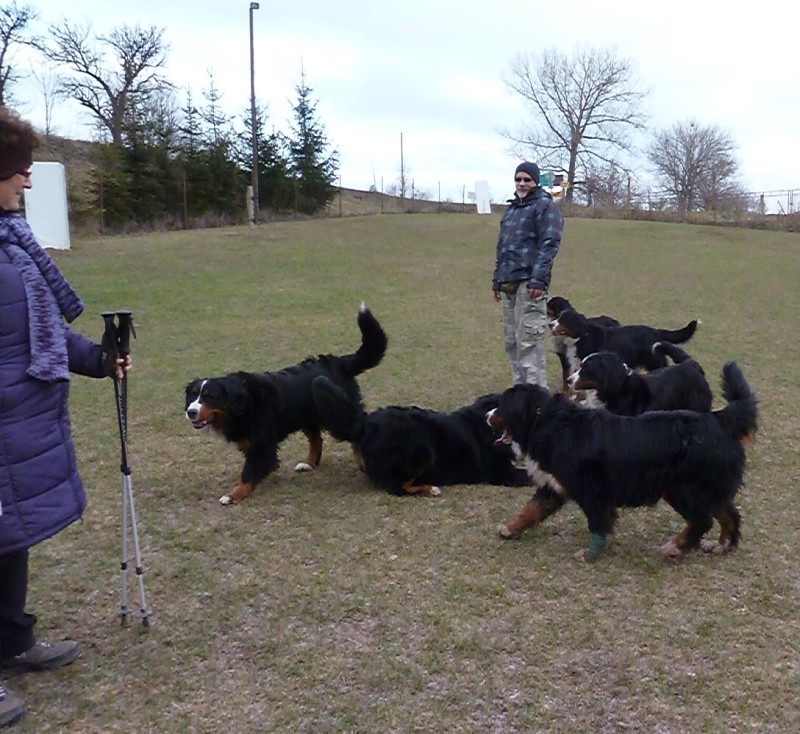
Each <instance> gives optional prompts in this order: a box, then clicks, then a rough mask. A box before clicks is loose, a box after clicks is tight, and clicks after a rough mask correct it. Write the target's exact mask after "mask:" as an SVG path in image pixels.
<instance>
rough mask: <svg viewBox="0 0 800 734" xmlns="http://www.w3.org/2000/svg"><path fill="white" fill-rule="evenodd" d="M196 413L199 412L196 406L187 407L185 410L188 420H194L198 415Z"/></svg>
mask: <svg viewBox="0 0 800 734" xmlns="http://www.w3.org/2000/svg"><path fill="white" fill-rule="evenodd" d="M198 415H199V412H198V410H197V408H189V409H188V410H187V411H186V417H187V418H188V419H189V420H190V421H196V420H197V416H198Z"/></svg>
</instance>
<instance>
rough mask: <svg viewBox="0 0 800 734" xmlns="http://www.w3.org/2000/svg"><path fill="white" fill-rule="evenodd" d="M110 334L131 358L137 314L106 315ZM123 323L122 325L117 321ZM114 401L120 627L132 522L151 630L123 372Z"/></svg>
mask: <svg viewBox="0 0 800 734" xmlns="http://www.w3.org/2000/svg"><path fill="white" fill-rule="evenodd" d="M102 316H103V320H104V321H105V326H106V333H107V334H110V335H111V341H112V342H113V344H114V345H115V347H116V349H117V352H118V354H119V355H120V356H121V357H123V358H124V357H126V356H127V355H128V354H130V335H131V334H133V336H134V338H135V337H136V331H135V330H134V328H133V313H132V312H131V311H128V310H119V311H116V312H115V311H104V312H103V314H102ZM115 317H117V318H118V319H119V322H118V324H116V323H115V322H114V318H115ZM113 377H114V398H115V402H116V407H117V424H118V427H119V441H120V454H121V459H120V471H121V472H122V491H121V494H122V542H121V547H120V576H121V579H120V580H121V584H122V596H121V601H120V608H119V616H120V623H121V624H122V625H125V624H126V623H127V621H128V614H129V612H130V609H129V608H128V524H129V519H130V527H131V534H132V538H133V553H134V562H135V569H136V579H137V582H138V585H139V609H140V611H139V616H140V617H141V620H142V625H143V626H144V627H149V626H150V620H149V616H150V612H149V611H148V610H147V601H146V598H145V592H144V569H143V566H142V554H141V549H140V546H139V530H138V525H137V522H136V507H135V505H134V501H133V485H132V483H131V468H130V464H129V463H128V376H127V374H126V373H125V372H124V371H123V374H122V378H121V379H117V376H116V374H114V376H113Z"/></svg>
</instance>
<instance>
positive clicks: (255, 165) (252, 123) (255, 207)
mask: <svg viewBox="0 0 800 734" xmlns="http://www.w3.org/2000/svg"><path fill="white" fill-rule="evenodd" d="M258 7H259V6H258V3H250V128H251V129H250V132H251V134H252V138H253V163H252V167H253V172H252V174H251V180H252V184H251V185H252V187H253V224H258V135H257V133H256V54H255V47H254V46H253V11H254V10H258Z"/></svg>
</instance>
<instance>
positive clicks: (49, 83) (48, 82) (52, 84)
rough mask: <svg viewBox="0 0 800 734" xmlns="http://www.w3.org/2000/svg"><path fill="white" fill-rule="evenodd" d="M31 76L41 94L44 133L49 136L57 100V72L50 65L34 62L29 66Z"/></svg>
mask: <svg viewBox="0 0 800 734" xmlns="http://www.w3.org/2000/svg"><path fill="white" fill-rule="evenodd" d="M30 75H31V78H32V79H33V80H34V81H35V82H36V86H37V87H38V89H39V91H40V92H41V94H42V99H43V101H44V135H45V138H49V137H50V136H51V135H52V134H53V132H54V130H53V111H54V110H55V105H56V101H57V100H58V97H59V94H58V74H57V73H56V71H55V70H54V69H53V67H52V66H47V65H43V66H41V67H37V66H36V65H35V64H33V63H32V64H31V66H30Z"/></svg>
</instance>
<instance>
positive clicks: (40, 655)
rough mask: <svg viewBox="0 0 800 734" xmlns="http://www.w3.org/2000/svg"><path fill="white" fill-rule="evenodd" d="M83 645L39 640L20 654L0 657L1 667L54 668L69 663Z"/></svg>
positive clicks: (68, 641)
mask: <svg viewBox="0 0 800 734" xmlns="http://www.w3.org/2000/svg"><path fill="white" fill-rule="evenodd" d="M80 654H81V647H80V645H79V644H78V643H77V642H73V641H72V640H64V641H63V642H37V643H36V644H35V645H34V646H33V647H32V648H30V649H29V650H26V651H25V652H21V653H20V654H19V655H9V656H8V657H5V658H1V659H0V668H5V669H6V670H13V669H21V670H52V669H53V668H60V667H61V666H62V665H69V664H70V663H71V662H72V661H73V660H75V658H77V657H78V655H80Z"/></svg>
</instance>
